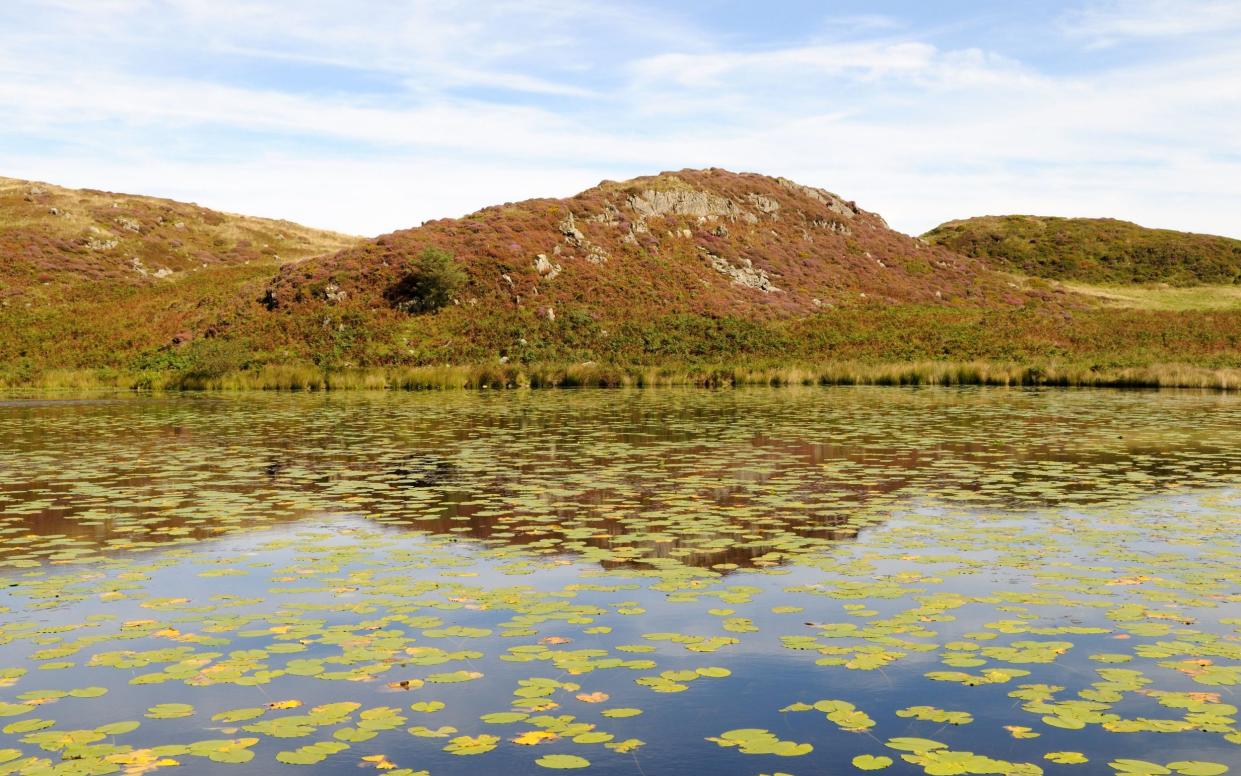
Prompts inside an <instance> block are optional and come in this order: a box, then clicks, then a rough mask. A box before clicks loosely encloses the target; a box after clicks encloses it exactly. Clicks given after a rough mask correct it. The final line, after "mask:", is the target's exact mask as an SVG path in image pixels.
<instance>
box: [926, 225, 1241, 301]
mask: <svg viewBox="0 0 1241 776" xmlns="http://www.w3.org/2000/svg"><path fill="white" fill-rule="evenodd" d="M923 237H924V238H925V239H926V240H928V241H929V242H931V243H933V244H936V245H940V246H943V247H945V248H948V249H950V250H953V251H956V252H958V253H961V254H963V255H965V256H970V257H973V258H978V259H984V260H986V261H988V262H990V263H991V265H992V266H995V267H998V268H1003V269H1007V270H1010V271H1013V272H1019V273H1022V274H1025V275H1031V276H1034V277H1042V278H1054V279H1057V280H1077V281H1084V282H1087V283H1100V284H1132V283H1167V284H1169V285H1173V286H1196V285H1234V284H1241V240H1233V239H1230V238H1227V237H1217V236H1214V235H1206V234H1190V233H1187V232H1175V231H1171V230H1168V229H1147V228H1145V227H1142V226H1138V225H1137V224H1131V223H1129V222H1128V221H1117V220H1114V219H1110V218H1051V217H1040V216H986V217H981V218H969V219H965V220H963V221H949V222H948V223H946V224H942V225H940V226H937V227H936V228H934V229H932V230H931V231H930V232H927V233H926V234H925V235H923Z"/></svg>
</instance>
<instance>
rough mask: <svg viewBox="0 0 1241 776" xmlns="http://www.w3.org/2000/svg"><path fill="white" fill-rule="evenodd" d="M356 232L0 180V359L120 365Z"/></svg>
mask: <svg viewBox="0 0 1241 776" xmlns="http://www.w3.org/2000/svg"><path fill="white" fill-rule="evenodd" d="M356 240H357V238H353V237H347V236H345V235H340V234H336V233H333V232H326V231H322V230H317V229H310V228H307V227H304V226H299V225H297V224H294V223H290V222H288V221H273V220H268V219H261V218H251V217H248V216H239V215H232V214H227V213H220V212H216V211H213V210H209V209H207V208H203V207H198V206H197V205H190V204H186V203H182V202H174V201H172V200H166V199H156V198H152V197H142V196H134V195H128V194H114V193H111V192H103V191H94V190H75V189H65V188H61V187H58V186H52V185H49V184H46V183H34V182H30V181H21V180H14V179H12V178H0V363H3V365H4V366H5V367H6V371H9V372H14V371H16V372H18V373H22V372H29V371H30V370H32V369H35V370H37V369H44V368H46V367H49V366H51V367H88V366H102V365H117V364H118V363H125V362H127V361H128V360H129V359H131V358H133V356H134V355H135V354H136V353H139V352H142V351H144V350H153V349H156V348H159V347H161V346H164V345H167V344H169V343H170V342H171V341H172V340H174V339H175V340H178V341H181V340H184V339H188V338H190V337H192V336H194V334H195V333H202V332H205V331H207V330H208V329H209V328H210V327H211V326H213V325H218V324H219V323H220V322H221V321H223V320H226V319H228V318H229V317H230V315H231V314H232V311H233V310H235V309H236V308H238V307H246V306H252V305H253V301H254V300H255V299H257V298H258V297H259V296H260V295H261V292H262V288H263V285H264V284H265V283H266V281H267V280H268V279H269V278H270V277H271V276H272V274H273V273H274V272H275V271H276V269H277V268H278V267H279V266H280V265H281V264H283V263H285V262H291V261H299V260H302V259H305V258H307V257H309V256H312V255H315V254H318V253H323V252H326V251H333V250H337V249H339V248H342V247H344V246H347V245H350V244H353V243H354V242H356Z"/></svg>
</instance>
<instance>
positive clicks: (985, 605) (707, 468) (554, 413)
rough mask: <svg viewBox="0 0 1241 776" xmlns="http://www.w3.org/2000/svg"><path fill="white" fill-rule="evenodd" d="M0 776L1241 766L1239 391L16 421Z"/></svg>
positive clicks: (285, 407)
mask: <svg viewBox="0 0 1241 776" xmlns="http://www.w3.org/2000/svg"><path fill="white" fill-rule="evenodd" d="M0 586H3V595H0V731H2V732H0V774H7V773H30V774H36V773H38V774H45V773H65V774H106V773H129V774H138V773H150V772H163V771H167V772H169V773H235V774H271V773H290V774H296V773H305V774H327V773H341V772H348V773H353V772H357V771H358V770H359V769H360V770H361V771H362V772H367V771H376V772H382V773H386V774H390V775H394V776H411V774H419V773H422V772H429V773H430V774H436V775H437V776H438V775H441V774H495V773H506V772H507V773H546V772H548V770H561V769H564V770H587V771H589V772H591V773H597V774H637V775H638V776H656V775H657V774H739V775H744V776H754V775H755V774H778V773H783V774H796V775H798V776H808V775H809V774H847V773H861V772H864V771H868V770H875V771H878V772H882V773H886V774H922V773H926V774H958V773H975V774H988V773H994V774H1037V773H1049V774H1055V773H1066V774H1111V773H1121V774H1170V773H1177V774H1182V775H1183V776H1193V775H1194V774H1218V773H1225V772H1227V770H1228V768H1229V767H1231V768H1232V769H1233V772H1241V732H1238V731H1239V728H1238V722H1237V713H1238V712H1237V701H1238V696H1239V695H1241V693H1239V688H1241V397H1236V396H1227V395H1217V394H1203V393H1181V392H1162V393H1149V392H1112V391H1064V390H1040V391H1017V390H999V389H976V388H964V389H902V388H822V389H818V388H816V389H770V390H763V389H753V390H749V389H747V390H737V391H725V392H708V391H672V390H667V391H643V392H639V391H634V392H625V391H581V392H576V391H546V392H505V393H494V394H487V393H468V392H456V393H444V394H379V395H370V394H348V395H340V394H334V395H288V394H285V395H276V394H256V395H202V396H193V395H189V396H167V397H131V396H95V397H83V398H76V399H72V400H69V399H64V398H47V397H35V396H28V395H27V396H11V397H9V398H8V399H6V400H4V401H0Z"/></svg>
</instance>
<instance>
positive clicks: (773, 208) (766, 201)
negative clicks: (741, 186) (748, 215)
mask: <svg viewBox="0 0 1241 776" xmlns="http://www.w3.org/2000/svg"><path fill="white" fill-rule="evenodd" d="M746 199H748V200H750V204H751V205H753V206H754V207H756V208H758V209H759V210H761V211H763V212H764V213H766V214H767V215H771V216H774V215H775V214H776V212H777V211H779V210H780V203H779V202H776V201H775V200H774V199H772V198H771V197H764V196H763V195H762V194H749V195H747V196H746Z"/></svg>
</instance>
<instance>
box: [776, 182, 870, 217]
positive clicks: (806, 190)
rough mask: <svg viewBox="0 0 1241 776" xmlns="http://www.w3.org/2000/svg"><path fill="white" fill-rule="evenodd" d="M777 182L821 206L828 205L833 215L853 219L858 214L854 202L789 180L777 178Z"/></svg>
mask: <svg viewBox="0 0 1241 776" xmlns="http://www.w3.org/2000/svg"><path fill="white" fill-rule="evenodd" d="M776 182H777V183H779V184H780V185H781V186H783V187H784V188H786V189H788V190H789V191H792V192H796V193H798V194H801V195H802V196H805V197H809V198H810V199H813V200H814V201H815V202H818V203H819V204H822V205H827V207H828V209H830V210H831V211H832V212H833V213H839V214H840V215H842V216H844V217H845V218H853V217H854V216H856V215H857V214H858V209H857V205H854V204H853V203H852V202H845V201H844V200H843V199H841V198H840V197H838V196H836V195H835V194H833V193H831V192H830V191H824V190H823V189H816V188H814V187H813V186H804V185H802V184H800V183H796V182H794V181H791V180H789V179H788V178H776Z"/></svg>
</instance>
